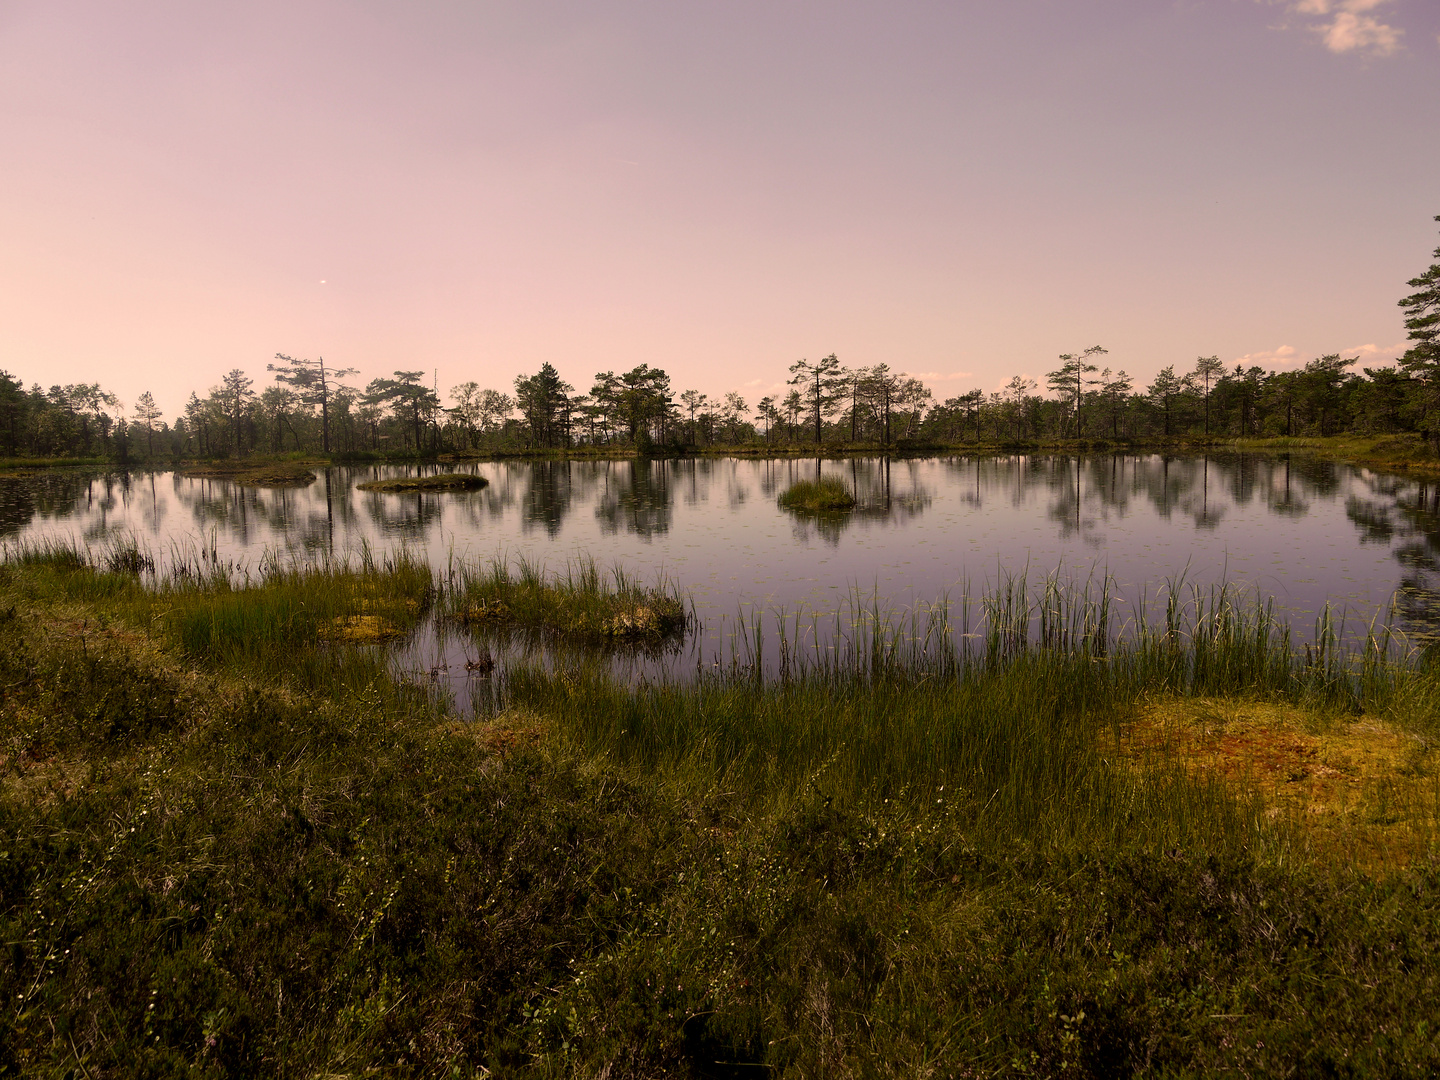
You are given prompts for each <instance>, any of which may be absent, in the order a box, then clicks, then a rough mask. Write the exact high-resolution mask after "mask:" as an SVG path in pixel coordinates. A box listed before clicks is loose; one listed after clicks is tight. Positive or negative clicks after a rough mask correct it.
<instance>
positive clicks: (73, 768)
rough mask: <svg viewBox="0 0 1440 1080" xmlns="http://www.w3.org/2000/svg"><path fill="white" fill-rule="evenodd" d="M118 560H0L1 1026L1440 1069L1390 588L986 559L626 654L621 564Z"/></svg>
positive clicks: (352, 1071)
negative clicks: (991, 565) (916, 603)
mask: <svg viewBox="0 0 1440 1080" xmlns="http://www.w3.org/2000/svg"><path fill="white" fill-rule="evenodd" d="M127 551H128V552H130V553H129V554H127ZM147 558H148V557H147V556H146V554H145V553H144V552H142V551H139V550H138V549H133V548H130V549H127V548H124V547H123V546H115V547H111V548H109V549H95V550H92V549H88V548H85V547H84V546H81V545H78V544H70V545H66V544H60V543H49V544H30V545H12V546H11V547H10V548H9V549H8V550H7V552H6V555H5V558H4V560H3V563H0V687H3V693H4V707H3V713H0V764H3V768H0V774H3V792H0V836H3V850H0V894H3V903H0V924H3V925H0V931H3V934H4V941H5V942H6V950H7V951H6V953H5V962H4V963H3V964H0V993H4V994H6V995H8V997H7V1000H8V1002H9V1003H10V1006H9V1008H8V1009H7V1010H5V1012H4V1013H3V1015H0V1069H5V1070H9V1071H11V1072H14V1073H16V1074H27V1075H35V1074H54V1075H63V1074H66V1073H67V1072H69V1073H70V1074H71V1075H76V1076H81V1075H84V1076H90V1077H99V1076H111V1075H148V1076H165V1075H181V1074H185V1075H191V1074H203V1075H236V1076H252V1075H256V1074H274V1075H309V1076H313V1075H359V1074H363V1073H371V1072H382V1071H383V1072H385V1073H387V1074H390V1075H396V1076H488V1075H522V1076H530V1075H533V1076H556V1075H604V1076H609V1077H621V1076H635V1077H641V1076H644V1077H649V1076H657V1075H682V1076H683V1075H693V1076H751V1075H753V1076H774V1075H789V1076H820V1075H836V1076H843V1075H881V1076H907V1077H908V1076H926V1075H930V1076H948V1075H970V1076H985V1075H1001V1074H1006V1075H1009V1074H1023V1075H1044V1076H1071V1075H1105V1076H1112V1075H1128V1074H1131V1073H1141V1072H1155V1073H1186V1074H1201V1073H1206V1074H1208V1073H1212V1072H1218V1071H1220V1070H1231V1069H1237V1070H1242V1071H1244V1072H1246V1073H1248V1074H1251V1075H1285V1074H1290V1073H1295V1074H1297V1075H1370V1074H1376V1073H1384V1074H1386V1075H1414V1076H1424V1075H1433V1074H1434V1073H1435V1072H1436V1071H1437V1070H1440V1031H1437V1028H1436V1026H1435V1024H1434V1020H1433V1010H1434V1004H1433V1003H1434V1000H1435V995H1436V993H1437V991H1440V868H1437V863H1436V860H1435V856H1436V853H1437V846H1436V844H1437V838H1440V836H1437V832H1436V826H1437V822H1440V772H1437V767H1436V766H1437V758H1436V742H1435V740H1436V738H1437V737H1440V665H1437V661H1436V658H1435V656H1434V655H1433V654H1431V653H1429V652H1427V651H1426V650H1425V649H1423V648H1419V647H1415V646H1412V644H1411V643H1409V642H1407V641H1406V640H1403V639H1400V638H1396V637H1394V636H1392V635H1388V634H1387V633H1386V632H1385V630H1384V629H1383V628H1382V627H1381V626H1379V625H1372V626H1370V627H1369V628H1368V629H1366V630H1365V631H1364V632H1362V633H1361V634H1359V635H1358V636H1357V635H1345V634H1342V633H1341V632H1340V631H1339V630H1338V628H1337V627H1336V626H1335V625H1333V624H1331V623H1328V622H1325V621H1324V620H1323V619H1322V621H1321V625H1319V626H1317V627H1316V628H1314V630H1313V632H1308V631H1307V633H1306V634H1305V635H1304V636H1303V637H1301V636H1299V635H1295V634H1292V632H1291V631H1290V629H1289V627H1288V626H1287V625H1286V624H1285V622H1284V621H1283V620H1281V619H1280V618H1278V617H1277V616H1275V615H1274V613H1273V610H1272V609H1271V608H1270V607H1269V606H1267V605H1266V603H1265V602H1264V600H1263V598H1258V597H1253V596H1250V597H1245V596H1241V595H1238V594H1236V593H1234V592H1233V591H1230V590H1228V589H1226V588H1225V587H1219V588H1214V589H1211V588H1207V589H1203V590H1202V589H1186V588H1184V587H1183V586H1182V585H1180V584H1179V583H1172V587H1171V593H1170V595H1169V596H1168V597H1157V603H1156V604H1155V605H1154V607H1153V608H1152V611H1153V617H1152V618H1151V619H1150V620H1148V621H1143V622H1137V621H1135V620H1121V619H1119V618H1117V616H1116V613H1115V612H1114V611H1113V610H1112V608H1111V606H1110V601H1109V599H1108V593H1107V592H1106V590H1105V589H1104V588H1102V587H1092V588H1089V589H1087V588H1086V587H1085V585H1084V584H1083V583H1081V584H1068V583H1066V582H1064V581H1061V580H1059V579H1056V578H1050V579H1045V580H1041V581H1033V582H1027V581H1025V580H1022V579H1015V578H1012V579H1009V580H1008V581H1007V582H1005V583H1003V584H1002V586H1000V587H997V588H996V589H994V590H992V591H991V592H989V593H987V594H985V595H984V596H981V597H977V598H976V600H975V602H974V603H973V604H971V605H970V606H968V607H966V608H965V610H966V611H967V612H973V614H966V615H964V616H963V617H962V616H960V615H957V614H956V609H955V607H954V605H944V604H940V603H936V604H933V605H930V606H925V605H921V606H920V607H916V608H911V609H908V610H906V611H889V610H886V609H884V608H883V607H882V606H881V605H880V604H879V603H876V602H871V603H869V604H868V606H867V604H866V603H864V602H857V604H856V605H855V607H854V608H853V609H852V610H851V611H850V613H849V615H848V616H847V618H846V619H844V620H836V622H835V624H834V626H833V628H832V632H831V633H830V634H829V636H827V637H825V638H824V640H823V642H819V643H818V644H817V641H818V639H816V638H815V637H814V633H815V627H813V626H811V627H809V628H807V627H805V626H802V625H801V623H800V621H798V620H797V619H795V618H793V617H789V619H788V621H787V618H786V617H784V616H783V615H782V617H779V618H777V619H774V620H772V621H769V622H767V621H766V620H765V619H764V618H762V617H759V616H757V617H755V618H754V619H752V621H751V622H749V623H748V624H747V626H746V629H745V630H744V632H743V633H740V634H738V635H737V636H736V637H735V638H734V639H733V640H732V643H731V652H730V654H729V656H728V659H727V660H726V661H725V662H716V663H711V664H708V665H706V666H705V667H704V668H703V670H701V671H698V672H696V673H694V675H693V676H691V677H688V678H686V679H683V680H682V679H666V680H631V681H627V680H624V679H622V678H619V677H617V676H616V675H615V674H614V671H613V669H612V668H610V667H608V666H607V665H606V664H605V663H604V662H603V659H604V657H605V656H606V655H607V654H608V653H609V652H611V651H613V650H617V649H626V648H662V647H664V645H665V643H666V642H667V641H674V640H677V639H681V638H683V637H684V636H685V635H686V634H690V633H694V632H695V625H694V619H695V617H694V611H693V606H692V605H690V604H689V603H688V602H687V597H686V596H685V595H684V593H683V592H682V591H681V590H679V589H678V588H677V587H676V586H674V585H673V584H672V583H669V582H667V581H665V580H663V579H662V580H656V581H653V582H646V581H642V580H641V579H639V578H637V577H635V576H634V575H633V574H630V573H627V572H626V571H625V570H624V569H623V568H604V567H598V566H596V565H595V564H594V563H591V562H582V563H575V564H572V565H570V566H568V567H565V568H563V569H548V570H547V569H546V568H544V567H540V566H538V565H535V564H526V563H523V562H519V563H510V562H505V561H503V560H492V561H489V562H482V563H475V564H466V563H463V562H462V563H459V564H452V566H451V567H450V568H449V570H448V571H446V572H440V571H437V570H435V569H432V568H431V567H430V566H429V565H427V564H425V563H422V562H420V561H418V560H416V559H413V558H410V557H408V556H406V555H404V554H403V553H402V554H395V555H386V556H371V555H369V554H368V553H362V554H361V555H360V556H357V557H356V558H355V559H353V560H350V561H348V562H346V561H344V560H323V559H322V560H318V561H313V562H309V563H293V564H291V563H284V562H282V561H281V560H279V559H274V560H271V561H270V562H268V563H267V564H265V566H264V567H263V568H262V572H259V573H257V574H256V575H255V577H254V578H253V579H252V580H251V581H249V582H248V583H247V582H245V581H244V580H237V579H236V577H235V575H234V573H233V569H234V568H233V567H227V566H224V565H220V564H219V562H218V561H217V560H214V559H208V560H207V559H205V558H197V559H194V560H191V561H188V562H187V561H184V560H179V561H173V560H172V562H171V563H170V564H168V565H167V567H166V568H165V569H163V570H161V571H157V569H156V567H155V561H154V560H153V559H150V560H149V561H148V562H147ZM427 625H443V626H444V627H446V628H448V631H447V632H450V633H453V634H456V635H461V636H462V637H463V639H464V640H465V641H467V642H468V643H469V644H468V645H467V648H468V649H469V651H470V654H471V655H472V656H473V658H474V667H473V668H472V669H470V671H469V675H470V677H473V678H474V679H476V680H485V681H487V682H488V683H491V684H493V685H494V687H495V692H494V693H493V694H492V695H491V696H490V697H488V698H486V700H487V701H489V702H490V703H491V705H490V707H489V708H488V709H483V710H481V711H479V712H477V713H474V714H464V713H462V712H460V711H457V709H456V706H455V702H454V699H453V696H451V695H449V694H447V693H444V692H441V691H440V689H438V688H437V684H436V683H435V682H434V681H432V680H430V679H429V678H427V677H426V673H425V672H423V671H414V670H410V669H407V668H406V666H405V665H404V664H398V663H396V662H395V657H396V655H397V649H398V648H399V646H398V644H397V643H398V642H402V641H403V640H405V639H406V637H407V635H413V634H414V633H416V632H417V630H418V629H419V628H422V627H424V626H427ZM514 635H521V636H525V635H529V636H530V638H531V639H533V640H535V641H538V642H541V643H543V644H544V645H545V649H544V650H542V651H540V652H532V653H526V654H523V655H520V656H519V657H518V658H516V659H512V660H510V661H508V662H505V663H497V662H496V661H495V660H494V656H495V655H497V654H499V653H500V651H501V648H502V646H503V644H504V642H505V641H506V640H508V639H509V637H511V636H514ZM777 636H778V637H779V639H780V640H781V641H782V642H783V644H782V645H781V646H780V648H779V649H778V651H775V650H771V649H767V647H766V646H765V645H764V644H763V643H762V640H761V639H762V638H767V637H768V638H769V639H772V641H773V639H775V638H776V637H777ZM776 656H778V657H779V658H780V661H779V662H776V663H771V662H769V661H768V660H767V658H774V657H776ZM486 660H488V666H487V663H486Z"/></svg>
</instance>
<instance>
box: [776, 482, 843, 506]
mask: <svg viewBox="0 0 1440 1080" xmlns="http://www.w3.org/2000/svg"><path fill="white" fill-rule="evenodd" d="M780 505H781V506H783V507H785V509H787V510H853V509H854V508H855V496H854V494H853V493H852V492H851V491H850V489H849V488H848V487H846V486H845V482H844V481H843V480H838V479H836V478H835V477H833V476H826V477H822V478H821V479H819V480H797V481H796V482H795V483H793V484H791V485H790V486H789V487H788V488H786V489H785V493H784V494H783V495H781V496H780Z"/></svg>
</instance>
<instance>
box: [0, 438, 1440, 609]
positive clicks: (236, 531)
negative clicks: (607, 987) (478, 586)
mask: <svg viewBox="0 0 1440 1080" xmlns="http://www.w3.org/2000/svg"><path fill="white" fill-rule="evenodd" d="M430 467H432V466H425V468H430ZM415 468H416V467H415V466H405V467H401V466H377V467H356V468H341V467H335V468H329V469H323V468H317V469H316V470H315V471H316V473H317V481H316V482H315V483H312V484H310V485H309V486H307V487H302V488H255V487H245V486H241V485H239V484H237V483H235V482H234V481H231V480H227V479H223V478H216V477H203V478H202V477H185V476H179V475H175V474H173V473H172V474H168V475H167V474H166V473H164V472H160V473H148V472H137V473H133V474H125V473H121V472H113V473H109V474H106V473H103V472H92V473H82V472H77V471H70V470H55V471H50V472H37V473H17V474H11V475H9V476H4V477H0V535H3V536H4V537H6V538H7V539H10V540H14V539H29V538H40V537H46V536H56V537H66V538H75V539H78V540H80V541H82V542H85V543H91V544H102V543H105V542H107V541H108V540H109V539H110V538H112V537H115V536H117V535H119V534H124V533H129V534H131V535H133V536H135V537H136V538H137V539H139V540H141V541H142V542H144V541H147V540H148V541H149V543H150V547H151V550H152V551H154V552H155V554H156V555H157V556H159V557H160V558H161V561H162V562H163V560H164V558H165V556H166V554H167V553H168V552H169V551H170V549H172V547H175V546H177V545H178V546H179V547H181V548H183V547H185V545H187V544H193V543H194V542H195V538H196V534H197V533H198V534H199V537H200V538H201V540H202V542H203V543H204V544H206V545H207V546H218V547H219V548H220V549H221V550H222V551H223V553H224V554H225V555H226V556H227V557H229V558H231V559H232V560H236V561H237V562H238V563H242V564H243V563H248V564H250V565H254V564H255V563H256V562H257V561H258V560H259V558H260V555H261V553H262V552H263V551H266V550H271V549H275V550H279V551H296V550H304V551H327V552H328V551H334V552H336V553H339V554H343V553H345V552H354V551H358V550H359V549H360V547H361V546H362V545H365V544H369V545H371V546H372V547H373V548H375V549H376V550H377V551H378V550H381V549H384V548H385V547H387V546H398V545H401V544H414V545H419V546H428V547H429V549H430V550H431V552H439V551H441V550H454V551H456V552H457V553H460V554H464V555H475V554H478V555H480V557H484V555H485V554H486V553H487V552H490V551H494V550H495V549H496V548H501V547H503V548H509V549H511V550H513V551H515V552H516V553H517V554H518V553H520V552H522V551H523V552H525V553H526V554H527V556H533V557H535V558H537V559H538V560H539V561H542V562H543V561H546V560H547V559H554V558H557V557H558V558H564V557H566V556H567V555H569V554H571V553H572V552H573V550H574V549H575V548H580V549H582V550H585V551H587V552H593V553H594V554H596V555H597V557H599V558H601V559H606V558H609V559H613V560H615V561H618V562H624V563H627V564H632V565H634V566H636V567H638V568H640V569H642V570H645V569H648V568H649V565H648V564H647V561H646V560H647V559H648V560H651V561H652V562H659V563H661V564H664V565H667V566H680V567H685V568H686V569H684V570H683V573H685V574H688V575H690V576H691V578H693V579H694V580H697V581H699V580H703V581H705V582H707V585H706V589H707V590H708V595H709V596H710V597H712V598H713V602H714V603H716V604H719V605H722V607H723V608H724V610H723V611H722V612H721V614H724V615H726V616H727V617H728V615H729V614H730V613H731V611H732V610H733V604H734V603H735V602H736V600H737V599H738V598H739V597H742V596H764V597H769V598H773V599H774V602H777V603H778V602H790V600H793V599H796V598H800V597H805V598H807V602H808V600H809V599H810V598H813V597H814V596H815V595H816V593H815V590H816V589H817V588H818V587H819V586H817V585H816V584H815V583H816V582H817V581H818V580H819V579H820V578H822V577H823V578H825V586H824V588H826V589H827V590H828V588H829V585H830V584H832V583H835V582H837V581H838V582H839V583H840V584H842V585H843V584H844V582H845V581H846V580H850V579H857V578H858V579H861V580H869V581H881V582H888V586H889V587H893V588H903V589H905V590H911V591H913V593H914V594H917V595H922V596H928V595H938V594H940V593H942V592H944V591H945V590H948V589H951V588H953V587H954V585H955V582H956V581H958V580H960V579H961V578H962V577H963V576H964V575H967V574H975V573H980V574H983V573H985V572H986V570H985V567H986V566H989V567H994V566H995V565H996V561H997V560H999V562H1001V563H1003V564H1005V565H1007V566H1008V565H1014V566H1017V567H1023V566H1025V565H1038V564H1040V563H1042V562H1043V564H1044V565H1045V566H1047V567H1053V566H1056V565H1062V564H1064V565H1075V564H1076V563H1083V562H1084V561H1086V560H1087V559H1098V560H1103V561H1104V562H1105V563H1106V564H1107V565H1108V566H1109V568H1110V569H1111V570H1112V571H1116V572H1118V573H1123V574H1125V575H1126V576H1127V577H1128V578H1129V579H1130V580H1132V581H1140V580H1145V579H1149V580H1155V579H1157V578H1161V579H1163V578H1164V577H1166V576H1168V575H1171V574H1175V573H1177V572H1179V571H1181V570H1183V569H1184V568H1185V567H1186V566H1187V565H1190V564H1192V560H1193V565H1194V566H1195V567H1196V568H1197V572H1199V573H1201V574H1205V575H1209V574H1211V573H1212V572H1213V573H1223V572H1226V570H1225V568H1226V567H1230V568H1232V569H1233V568H1235V567H1237V566H1238V567H1240V568H1241V569H1240V571H1239V574H1240V575H1244V580H1249V581H1252V582H1254V583H1255V584H1256V585H1257V587H1259V588H1262V589H1264V590H1265V591H1266V592H1267V593H1268V594H1269V595H1274V596H1276V597H1277V598H1279V600H1280V602H1281V603H1283V604H1286V605H1289V606H1290V607H1292V608H1293V609H1294V610H1296V611H1303V612H1305V613H1307V619H1306V621H1308V620H1309V618H1310V617H1311V614H1312V613H1313V611H1314V610H1315V609H1316V608H1317V607H1318V606H1321V605H1323V604H1324V602H1325V600H1326V599H1327V598H1329V597H1339V598H1340V601H1341V602H1342V603H1345V604H1348V605H1351V606H1352V607H1356V608H1359V607H1364V608H1368V609H1370V610H1373V609H1374V608H1375V607H1379V606H1381V605H1384V604H1386V603H1388V602H1389V600H1390V598H1391V596H1392V594H1394V593H1395V591H1396V590H1397V589H1398V601H1397V612H1398V615H1397V618H1398V619H1399V620H1400V621H1401V622H1402V623H1403V628H1404V629H1406V630H1407V632H1410V633H1413V634H1430V633H1432V632H1433V628H1436V627H1440V505H1437V501H1440V491H1437V487H1436V485H1435V484H1434V483H1433V482H1428V481H1419V480H1416V479H1414V478H1413V477H1408V476H1393V475H1381V474H1377V473H1372V472H1369V471H1367V470H1364V469H1357V468H1354V467H1351V466H1349V465H1345V464H1338V463H1334V462H1325V461H1316V460H1314V459H1310V458H1304V457H1300V456H1295V457H1289V456H1283V455H1281V456H1259V455H1254V454H1208V455H1196V456H1191V457H1187V456H1177V455H1159V454H1126V453H1120V454H1096V455H1082V456H1076V455H1068V456H1066V455H1034V454H1013V455H1006V454H996V455H973V454H972V455H966V456H955V457H947V458H926V459H914V460H911V459H904V458H886V457H882V456H876V457H863V458H853V459H839V460H837V459H824V458H821V459H816V458H813V457H811V458H803V459H799V458H775V459H726V458H685V459H679V460H661V459H656V460H647V459H638V460H621V461H573V462H566V461H543V462H522V461H507V462H485V463H478V464H473V465H464V464H461V465H458V466H446V468H455V469H457V470H460V469H472V470H474V471H476V472H478V473H480V474H481V475H483V476H485V477H486V479H487V480H489V482H490V483H489V486H488V487H486V488H484V489H483V490H480V491H474V492H465V493H460V492H442V493H418V494H417V493H410V494H403V495H394V494H380V493H366V492H360V491H358V490H356V488H355V484H356V482H357V481H359V480H364V479H373V478H382V477H387V476H391V475H410V474H413V472H414V471H415ZM817 475H820V476H834V477H836V478H837V479H841V480H843V481H844V483H845V484H846V486H847V487H848V488H850V489H851V490H853V491H854V493H855V497H856V500H857V505H856V507H855V508H854V509H853V510H850V511H847V512H844V513H839V514H827V515H813V514H812V515H807V514H802V513H796V512H793V511H788V510H783V509H781V508H780V507H779V506H778V505H777V501H778V497H779V495H780V494H781V493H782V492H784V491H785V490H786V488H788V487H789V485H790V484H791V483H793V482H795V481H796V480H800V479H814V478H815V477H816V476H817ZM871 530H874V531H875V532H877V533H879V532H881V531H882V530H883V531H884V532H885V535H883V536H877V537H876V541H877V542H874V543H870V542H867V541H866V540H865V539H864V537H863V534H864V533H866V532H867V531H871ZM442 537H443V538H445V542H444V543H436V541H438V540H441V539H442ZM852 541H856V542H854V543H852ZM557 545H563V547H564V549H565V550H557ZM652 545H653V552H652V553H650V554H644V553H645V552H646V550H647V548H650V547H651V546H652ZM837 553H838V557H837ZM1077 555H1078V556H1079V557H1078V558H1077ZM1027 560H1033V562H1027ZM1307 564H1308V565H1307ZM727 590H728V591H727ZM707 602H710V601H707Z"/></svg>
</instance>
